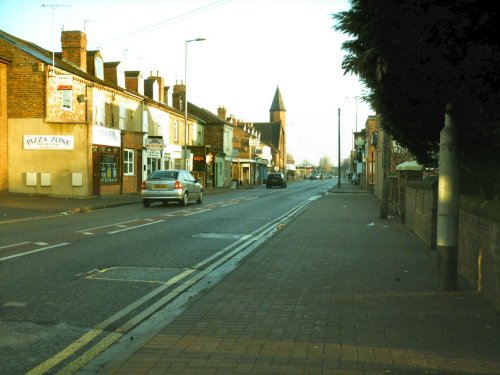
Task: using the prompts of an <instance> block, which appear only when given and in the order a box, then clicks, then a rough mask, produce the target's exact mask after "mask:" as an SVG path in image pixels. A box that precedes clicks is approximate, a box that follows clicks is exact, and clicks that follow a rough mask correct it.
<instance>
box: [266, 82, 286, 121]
mask: <svg viewBox="0 0 500 375" xmlns="http://www.w3.org/2000/svg"><path fill="white" fill-rule="evenodd" d="M269 113H270V120H271V122H281V124H282V126H285V114H286V109H285V105H284V104H283V98H282V97H281V92H280V88H279V87H276V93H275V94H274V99H273V104H271V108H270V109H269Z"/></svg>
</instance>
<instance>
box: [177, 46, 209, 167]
mask: <svg viewBox="0 0 500 375" xmlns="http://www.w3.org/2000/svg"><path fill="white" fill-rule="evenodd" d="M204 40H205V38H195V39H189V40H186V42H185V44H184V148H183V150H182V161H183V166H184V169H185V170H187V169H188V166H187V158H188V155H187V144H188V129H189V127H188V99H187V67H188V43H191V42H201V41H204Z"/></svg>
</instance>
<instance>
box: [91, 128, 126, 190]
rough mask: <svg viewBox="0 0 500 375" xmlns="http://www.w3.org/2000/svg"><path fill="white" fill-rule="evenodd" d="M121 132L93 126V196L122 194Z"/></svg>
mask: <svg viewBox="0 0 500 375" xmlns="http://www.w3.org/2000/svg"><path fill="white" fill-rule="evenodd" d="M120 151H121V131H120V130H117V129H112V128H106V127H104V126H99V125H92V195H93V196H101V195H118V194H121V178H120V173H121V168H120V165H121V163H122V158H121V152H120Z"/></svg>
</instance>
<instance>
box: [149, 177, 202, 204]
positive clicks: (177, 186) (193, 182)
mask: <svg viewBox="0 0 500 375" xmlns="http://www.w3.org/2000/svg"><path fill="white" fill-rule="evenodd" d="M141 197H142V204H143V205H144V207H149V205H150V204H151V203H153V202H163V203H164V204H167V203H168V202H172V201H173V202H179V203H180V204H181V205H183V206H185V205H187V204H188V202H189V201H196V202H198V203H201V202H203V186H202V185H201V184H200V182H199V181H198V180H197V179H195V178H194V177H193V175H192V174H191V173H189V172H188V171H185V170H181V169H169V170H158V171H154V172H152V173H151V174H150V175H149V176H148V178H147V179H146V180H145V181H143V182H142V190H141Z"/></svg>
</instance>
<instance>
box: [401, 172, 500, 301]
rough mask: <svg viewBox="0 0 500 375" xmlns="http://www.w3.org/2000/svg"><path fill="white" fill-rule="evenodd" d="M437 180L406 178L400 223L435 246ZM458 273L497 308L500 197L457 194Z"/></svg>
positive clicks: (499, 262) (498, 299) (499, 278)
mask: <svg viewBox="0 0 500 375" xmlns="http://www.w3.org/2000/svg"><path fill="white" fill-rule="evenodd" d="M437 185H438V184H437V181H408V182H407V183H406V186H405V194H404V197H405V201H404V207H405V214H404V223H405V225H406V227H407V228H408V229H410V230H411V231H412V232H414V233H415V234H416V235H417V236H418V237H419V238H420V239H421V240H422V241H423V242H424V243H426V244H427V245H428V246H429V248H433V249H435V248H436V238H437ZM458 236H459V238H458V273H459V275H460V276H461V277H463V278H464V279H465V280H467V281H468V282H469V283H470V284H471V285H472V286H473V287H474V288H475V289H476V290H477V291H478V292H480V293H481V294H483V295H484V296H485V298H487V299H488V300H490V301H492V302H493V303H494V305H495V306H496V307H497V308H498V309H500V201H498V200H497V201H485V200H483V199H479V198H476V197H471V196H466V195H461V196H460V216H459V230H458Z"/></svg>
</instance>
